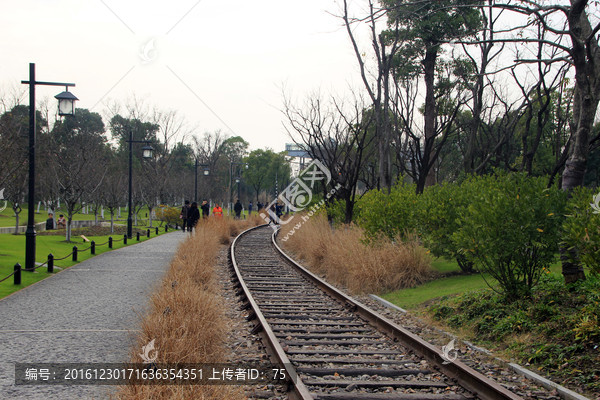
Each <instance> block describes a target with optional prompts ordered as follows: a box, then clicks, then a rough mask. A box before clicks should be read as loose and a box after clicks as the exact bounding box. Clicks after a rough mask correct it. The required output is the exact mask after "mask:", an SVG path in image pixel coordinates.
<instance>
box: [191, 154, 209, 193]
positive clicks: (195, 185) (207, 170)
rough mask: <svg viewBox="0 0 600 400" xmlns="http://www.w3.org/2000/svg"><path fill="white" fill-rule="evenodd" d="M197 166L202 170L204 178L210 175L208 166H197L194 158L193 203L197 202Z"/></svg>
mask: <svg viewBox="0 0 600 400" xmlns="http://www.w3.org/2000/svg"><path fill="white" fill-rule="evenodd" d="M198 166H200V167H203V168H204V172H203V174H204V176H208V175H209V174H210V168H209V165H208V164H198V159H197V158H196V162H195V163H194V201H195V202H196V203H197V202H198Z"/></svg>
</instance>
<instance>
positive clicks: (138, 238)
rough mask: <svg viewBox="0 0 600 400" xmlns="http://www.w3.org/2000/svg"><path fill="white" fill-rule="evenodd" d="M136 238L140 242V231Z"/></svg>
mask: <svg viewBox="0 0 600 400" xmlns="http://www.w3.org/2000/svg"><path fill="white" fill-rule="evenodd" d="M135 237H136V239H137V241H138V242H139V241H140V231H137V233H136V234H135Z"/></svg>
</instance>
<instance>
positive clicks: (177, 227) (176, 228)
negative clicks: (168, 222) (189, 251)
mask: <svg viewBox="0 0 600 400" xmlns="http://www.w3.org/2000/svg"><path fill="white" fill-rule="evenodd" d="M175 230H176V231H178V230H179V224H178V223H177V222H175Z"/></svg>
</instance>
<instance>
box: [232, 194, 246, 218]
mask: <svg viewBox="0 0 600 400" xmlns="http://www.w3.org/2000/svg"><path fill="white" fill-rule="evenodd" d="M243 209H244V206H242V203H240V199H238V200H237V201H236V202H235V205H234V206H233V211H235V219H240V215H241V214H242V210H243Z"/></svg>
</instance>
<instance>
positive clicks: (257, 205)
mask: <svg viewBox="0 0 600 400" xmlns="http://www.w3.org/2000/svg"><path fill="white" fill-rule="evenodd" d="M263 207H264V206H263V203H261V202H260V201H259V202H258V203H256V211H260V210H262V209H263Z"/></svg>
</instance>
